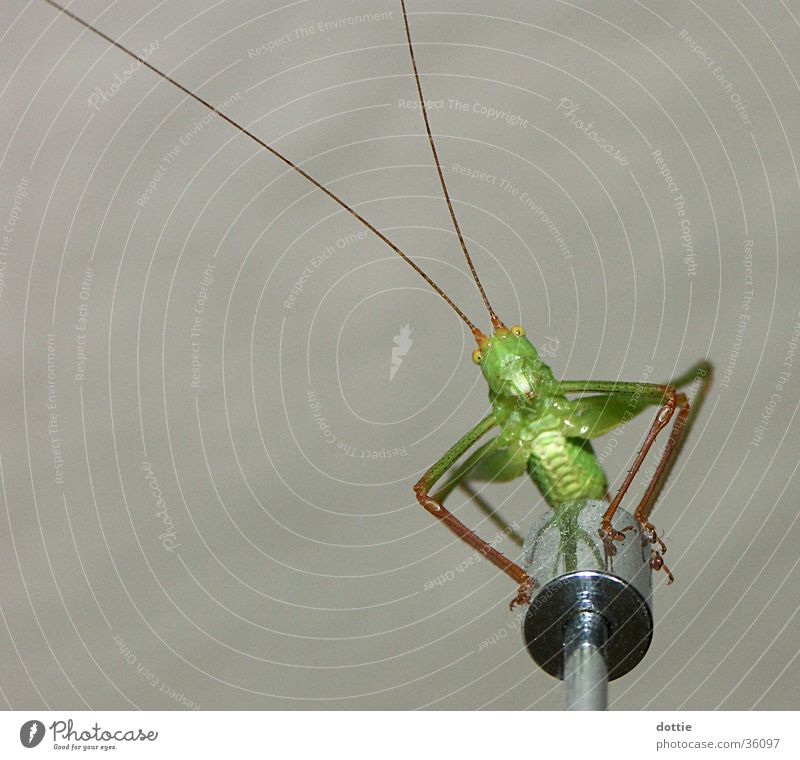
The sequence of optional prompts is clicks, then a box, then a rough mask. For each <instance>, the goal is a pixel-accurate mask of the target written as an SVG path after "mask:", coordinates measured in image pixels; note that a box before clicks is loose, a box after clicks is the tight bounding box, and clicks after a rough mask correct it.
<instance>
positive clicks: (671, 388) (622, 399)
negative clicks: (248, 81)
mask: <svg viewBox="0 0 800 760" xmlns="http://www.w3.org/2000/svg"><path fill="white" fill-rule="evenodd" d="M44 2H46V3H48V4H49V5H51V6H53V7H55V8H57V9H58V10H59V11H60V12H61V13H62V14H64V15H65V16H67V17H69V18H71V19H72V20H74V21H76V22H78V23H79V24H81V25H82V26H83V27H85V28H86V29H88V30H90V31H92V32H94V33H95V34H97V35H98V36H100V37H101V38H103V39H104V40H106V41H107V42H108V43H110V44H111V45H113V46H114V47H116V48H118V49H119V50H121V51H122V52H124V53H125V54H126V55H128V56H130V57H131V58H133V59H135V60H137V61H139V63H140V64H141V65H142V66H144V67H145V68H147V69H149V70H150V71H151V72H153V73H155V74H156V75H158V76H159V77H161V78H162V79H165V80H166V81H168V82H170V83H171V84H172V85H174V86H175V87H177V88H178V89H179V90H181V91H182V92H183V93H184V94H186V95H188V96H189V97H190V98H192V99H194V100H195V101H197V102H198V103H200V104H201V105H203V106H204V107H205V108H207V109H209V110H210V111H211V112H213V113H214V114H216V115H217V116H218V117H219V118H221V119H222V120H224V121H225V122H227V123H228V124H229V125H230V126H232V127H234V128H235V129H237V130H238V131H239V132H241V133H242V134H244V135H246V136H247V137H248V138H249V139H251V140H253V141H254V142H255V143H257V144H258V145H259V146H261V147H262V148H263V149H264V150H266V151H267V152H269V153H271V154H272V155H273V156H274V157H275V158H278V159H279V160H281V161H282V162H283V163H285V164H286V165H288V166H289V167H291V168H292V169H293V170H294V171H295V172H297V173H298V174H300V175H301V176H302V177H304V178H305V179H306V180H308V181H309V182H311V183H312V184H313V185H314V186H315V187H317V188H318V189H319V190H321V191H322V192H323V193H325V194H326V195H327V196H328V197H329V198H331V200H333V201H334V202H336V203H338V204H339V205H340V206H341V207H342V208H344V209H345V210H346V211H348V212H349V213H350V214H351V215H352V216H353V217H355V218H356V219H358V221H359V222H361V223H362V224H363V225H364V226H365V227H366V228H367V229H368V230H370V231H371V232H372V233H373V234H374V235H376V236H377V237H378V238H379V239H380V240H382V241H383V242H384V243H385V244H386V245H388V246H389V247H390V248H391V249H392V250H393V251H394V252H395V253H396V254H397V255H398V256H400V258H402V259H403V260H404V261H405V262H406V263H407V264H408V265H409V266H410V267H412V268H413V269H414V271H416V272H417V274H419V275H420V276H421V277H422V278H423V279H424V280H425V282H427V283H428V285H429V286H430V287H431V288H433V290H434V291H435V292H436V293H437V294H438V295H439V296H441V297H442V298H443V299H444V301H445V302H446V303H447V304H448V305H449V306H450V307H451V308H452V309H453V310H454V311H455V312H456V314H457V315H458V316H459V318H460V319H461V320H462V321H463V322H464V323H465V324H466V325H467V327H468V328H469V329H470V330H471V332H472V334H473V336H474V338H475V341H476V343H477V348H476V349H475V351H474V352H473V354H472V359H473V361H474V362H475V363H476V364H478V365H479V366H480V368H481V371H482V372H483V376H484V378H485V379H486V382H487V384H488V386H489V400H490V402H491V407H492V408H491V411H490V412H489V413H488V414H487V415H486V416H485V417H483V419H481V420H480V422H478V423H477V425H475V427H473V428H472V429H471V430H470V431H469V432H468V433H467V434H466V435H464V436H463V437H462V438H460V439H459V440H458V441H457V442H456V443H455V444H454V445H453V446H451V447H450V448H449V449H448V450H447V451H446V452H445V454H444V455H443V456H441V457H440V458H439V459H438V460H437V461H436V463H435V464H433V466H431V467H430V468H429V469H428V471H427V472H426V473H425V474H424V475H423V476H422V478H420V480H419V481H418V482H417V483H416V485H415V486H414V492H415V494H416V498H417V500H418V501H419V503H420V504H421V505H422V506H423V507H424V508H425V509H426V510H427V511H428V512H430V513H431V514H433V515H434V516H435V517H437V518H438V519H440V520H441V521H442V522H443V523H444V524H445V525H447V527H449V528H450V529H451V530H452V531H453V532H454V533H455V534H456V535H457V536H458V537H459V538H461V539H462V540H464V541H466V543H468V544H469V545H470V546H472V547H473V548H474V549H476V550H477V551H478V552H479V553H480V554H482V555H483V556H484V557H486V558H487V559H488V560H490V561H491V562H492V563H493V564H494V565H496V566H497V567H498V568H500V569H501V570H502V571H503V572H505V573H506V574H508V575H509V576H510V577H511V578H513V579H514V580H515V581H516V582H517V584H518V591H517V594H516V596H515V597H514V598H513V600H512V601H511V607H513V606H514V605H516V604H525V603H527V602H528V601H529V597H530V592H531V589H532V585H533V584H532V581H531V579H530V578H529V577H528V575H527V573H526V572H525V571H524V570H523V569H522V567H520V566H519V565H518V564H517V563H515V562H513V561H512V560H510V559H509V558H507V557H506V556H504V555H503V554H501V553H500V552H499V551H497V550H496V549H495V548H494V547H493V546H491V545H490V544H488V543H487V542H486V541H484V540H483V539H481V538H479V537H478V536H477V535H476V534H475V533H473V532H472V531H471V530H469V528H467V527H466V526H465V525H464V524H463V523H462V522H461V521H459V520H458V519H457V518H456V517H455V516H454V515H453V514H452V513H451V512H449V511H448V510H447V509H445V507H444V501H445V499H446V498H447V496H448V495H449V494H450V492H451V491H452V490H453V489H454V488H455V487H456V486H458V485H465V484H466V482H467V481H471V480H477V481H507V480H511V479H513V478H517V477H520V476H523V475H526V474H527V475H529V476H530V478H531V480H533V482H534V483H535V484H536V486H537V487H538V488H539V490H540V491H541V493H542V495H543V496H544V498H545V500H546V502H547V503H548V505H549V506H550V507H551V508H552V509H553V510H554V513H555V515H556V516H559V515H561V516H562V517H564V519H565V520H566V521H568V519H567V518H569V516H570V515H571V514H572V512H571V510H573V509H574V506H575V504H576V500H583V499H606V500H608V481H607V479H606V475H605V473H604V471H603V469H602V467H601V465H600V463H599V461H598V460H597V457H596V456H595V455H594V453H593V452H592V447H591V443H590V441H591V439H593V438H597V437H598V436H601V435H603V434H605V433H608V432H609V431H611V430H613V429H615V428H617V427H619V426H620V425H621V424H624V423H626V422H627V421H628V420H629V419H631V418H632V417H633V416H635V415H637V414H639V413H640V412H642V411H643V410H644V409H645V408H647V407H649V406H653V405H659V409H658V411H657V414H656V416H655V419H654V421H653V423H652V424H651V426H650V429H649V431H648V433H647V436H646V437H645V440H644V442H643V444H642V446H641V448H640V449H639V452H638V454H637V455H636V458H635V460H634V462H633V466H632V467H631V468H630V470H629V471H628V473H627V475H626V477H625V479H624V480H623V482H622V484H621V486H620V488H619V490H618V491H617V493H616V495H615V496H614V498H613V499H610V503H609V505H608V509H607V510H606V512H605V514H604V515H603V518H602V521H601V524H600V525H599V526H598V530H599V534H600V536H601V537H602V539H603V542H604V545H605V550H606V555H607V556H611V555H613V554H614V553H615V547H614V542H616V541H622V540H624V538H625V536H624V534H623V532H621V531H618V530H616V529H615V528H614V527H613V525H612V522H611V521H612V518H613V516H614V513H615V512H616V510H617V507H618V506H619V504H620V502H621V500H622V498H623V496H624V495H625V493H626V492H627V490H628V488H629V486H630V484H631V482H632V480H633V478H634V476H635V475H636V473H637V472H638V470H639V468H640V466H641V464H642V462H643V460H644V458H645V457H646V456H647V453H648V451H649V450H650V448H651V447H652V445H653V443H654V442H655V440H656V437H657V436H658V434H659V432H661V430H663V429H664V428H665V427H666V426H667V425H668V424H669V422H670V420H671V419H672V418H673V416H674V415H675V412H676V410H677V416H675V422H674V424H673V426H672V429H671V431H670V435H669V439H668V440H667V443H666V445H665V447H664V450H663V452H662V454H661V457H660V459H659V462H658V465H657V467H656V469H655V472H654V474H653V476H652V478H651V479H650V482H649V484H648V486H647V489H646V490H645V493H644V495H643V496H642V498H641V500H640V502H639V505H638V506H637V508H636V511H635V513H634V516H635V518H636V520H637V522H638V523H639V524H640V525H641V527H642V530H643V532H644V535H645V537H646V538H647V540H648V541H649V542H650V543H651V544H652V545H653V548H652V550H651V557H650V566H651V567H652V568H653V569H656V570H658V569H661V568H663V569H664V570H665V571H666V572H667V574H668V577H669V581H670V582H672V573H670V571H669V569H668V568H667V567H666V565H665V564H664V560H663V554H664V552H665V551H666V546H665V545H664V542H663V541H662V540H661V539H660V538H659V537H658V534H657V533H656V530H655V528H654V527H653V525H652V524H651V523H650V522H649V515H650V512H651V511H652V508H653V505H654V503H655V501H656V498H657V497H658V494H659V492H660V490H661V488H662V486H663V484H664V481H665V480H666V476H667V475H668V472H669V469H670V467H671V463H672V462H673V461H674V456H675V454H676V453H677V451H678V449H679V443H680V441H681V439H682V436H683V434H684V433H685V431H686V429H687V426H686V422H687V419H688V415H689V400H688V398H687V396H686V394H685V393H682V392H679V389H680V388H681V387H683V386H685V385H687V384H688V383H690V382H691V381H692V380H694V379H696V378H700V379H702V385H701V389H700V390H699V391H698V398H702V395H701V394H702V393H704V392H705V389H706V388H707V386H708V384H709V383H710V381H711V365H710V364H709V363H708V362H705V361H701V362H698V363H697V364H696V365H695V366H694V367H693V368H692V370H690V371H689V372H688V373H686V374H685V375H683V376H682V377H680V378H677V379H675V380H673V381H672V382H670V383H668V384H655V383H644V382H617V381H605V380H557V379H556V377H555V375H554V374H553V371H552V370H551V369H550V367H549V366H547V365H546V364H545V363H544V362H543V361H542V360H541V358H540V357H539V354H538V352H537V351H536V349H535V348H534V346H533V344H532V343H531V342H530V341H529V340H528V339H527V337H526V336H525V332H524V330H523V329H522V327H520V326H513V327H511V328H508V327H506V326H505V325H504V324H503V322H502V321H501V320H500V319H499V318H498V316H497V315H496V314H495V312H494V310H493V309H492V306H491V304H490V303H489V300H488V298H487V297H486V293H485V292H484V289H483V285H482V284H481V281H480V279H479V277H478V274H477V272H476V270H475V266H474V264H473V262H472V258H471V257H470V254H469V252H468V250H467V246H466V243H465V241H464V236H463V235H462V233H461V228H460V227H459V224H458V220H457V219H456V214H455V211H454V209H453V204H452V201H451V200H450V194H449V192H448V190H447V185H446V183H445V180H444V174H443V172H442V167H441V164H440V162H439V156H438V153H437V150H436V145H435V143H434V139H433V135H432V132H431V127H430V122H429V119H428V112H427V108H426V106H425V98H424V96H423V92H422V85H421V82H420V76H419V72H418V70H417V64H416V59H415V57H414V47H413V45H412V42H411V31H410V28H409V23H408V15H407V13H406V7H405V2H404V0H400V6H401V9H402V14H403V22H404V26H405V34H406V40H407V43H408V52H409V55H410V58H411V66H412V69H413V72H414V79H415V82H416V88H417V94H418V95H419V102H420V107H421V111H422V115H423V118H424V122H425V131H426V133H427V137H428V141H429V143H430V147H431V152H432V154H433V161H434V164H435V166H436V170H437V172H438V175H439V181H440V184H441V187H442V191H443V195H444V200H445V203H446V204H447V209H448V211H449V214H450V218H451V220H452V223H453V227H454V230H455V232H456V234H457V237H458V241H459V244H460V246H461V249H462V251H463V253H464V256H465V258H466V261H467V264H468V266H469V269H470V272H471V275H472V277H473V279H474V281H475V284H476V285H477V287H478V290H479V291H480V294H481V297H482V298H483V301H484V304H485V306H486V308H487V310H488V312H489V317H490V320H491V324H492V333H491V335H488V336H487V335H485V334H484V333H483V332H481V330H479V329H478V328H477V327H476V326H475V325H474V324H473V323H472V322H471V321H470V320H469V319H468V318H467V316H466V315H465V314H464V313H463V312H462V311H461V309H459V308H458V306H456V304H455V303H454V302H453V301H452V300H451V299H450V297H449V296H447V295H446V294H445V292H444V291H443V290H442V289H441V288H440V287H439V286H438V285H437V284H436V283H435V282H434V281H433V280H432V279H431V278H430V277H429V276H428V275H427V274H426V273H425V272H424V271H423V270H422V269H421V268H420V267H419V265H417V264H416V262H414V261H413V260H412V259H411V258H410V257H409V256H408V255H407V254H405V253H404V252H403V251H402V250H401V249H400V248H399V247H398V246H397V245H396V244H395V243H393V242H392V241H391V240H390V239H389V238H388V237H386V235H384V234H383V233H382V232H381V231H380V230H379V229H378V228H376V227H375V226H373V225H372V224H371V223H370V222H369V221H367V219H365V218H364V217H363V216H361V214H359V213H358V212H357V211H355V210H354V209H353V208H352V207H351V206H350V205H348V204H347V203H346V202H345V201H344V200H342V199H341V198H339V197H338V196H337V195H336V194H334V193H333V192H332V191H331V190H329V189H328V188H327V187H326V186H325V185H323V184H322V183H321V182H319V181H318V180H316V179H315V178H314V177H312V176H311V175H310V174H308V173H307V172H306V171H305V170H304V169H302V168H300V166H298V165H297V164H295V163H294V162H293V161H291V160H290V159H289V158H287V157H286V156H284V155H283V154H282V153H280V152H279V151H278V150H276V149H275V148H273V147H272V146H270V145H268V144H267V143H265V142H264V141H263V140H261V139H260V138H259V137H257V136H256V135H255V134H253V133H252V132H250V131H249V130H248V129H246V128H245V127H243V126H241V125H240V124H238V123H237V122H235V121H234V120H233V119H231V118H230V117H229V116H227V115H226V114H224V113H223V112H222V111H220V110H218V109H217V108H216V107H214V106H213V105H212V104H211V103H209V102H208V101H206V100H204V99H203V98H202V97H200V96H199V95H197V94H196V93H194V92H192V91H191V90H189V89H187V88H186V87H184V86H183V85H182V84H180V83H179V82H177V81H176V80H175V79H173V78H172V77H171V76H169V75H167V74H165V73H164V72H163V71H161V70H160V69H158V68H156V67H155V66H154V65H152V64H151V63H150V62H148V61H147V60H145V59H143V58H141V57H139V56H138V55H136V54H135V53H133V52H132V51H131V50H129V49H128V48H127V47H125V46H123V45H122V44H121V43H119V42H118V41H116V40H115V39H113V38H111V37H109V36H108V35H106V34H105V33H103V32H102V31H100V30H98V29H96V28H95V27H94V26H93V25H92V24H90V23H88V22H86V21H84V20H83V19H81V18H79V17H78V16H76V15H75V14H74V13H72V12H71V11H68V10H66V9H65V8H63V7H62V6H60V5H59V4H58V3H55V2H53V0H44ZM586 393H594V394H600V395H592V396H584V395H583V394H586ZM567 394H581V395H580V397H579V398H577V399H569V398H567ZM494 428H498V434H497V435H496V437H494V438H492V439H491V440H489V441H488V442H486V443H484V444H483V445H482V446H480V447H479V448H478V449H476V450H475V451H474V452H473V453H472V454H471V455H470V456H469V457H468V458H467V459H466V460H465V461H464V462H463V463H462V464H461V465H460V466H458V467H457V468H456V469H455V471H454V473H453V475H452V476H451V477H450V479H449V480H448V481H447V482H446V483H445V485H444V486H442V487H441V488H440V489H439V490H438V491H437V492H436V493H434V494H431V493H430V491H431V489H432V488H433V486H434V485H435V484H436V483H437V482H438V481H439V480H440V479H441V478H442V476H443V475H445V473H447V472H448V471H449V470H451V469H452V468H453V467H454V466H455V465H456V463H457V462H458V461H459V460H460V458H461V457H462V456H463V455H464V454H466V453H467V452H468V451H469V450H470V449H471V448H472V447H473V446H474V445H475V444H476V443H477V442H478V441H479V439H480V438H482V437H483V436H484V435H485V434H486V433H488V432H489V431H490V430H492V429H494Z"/></svg>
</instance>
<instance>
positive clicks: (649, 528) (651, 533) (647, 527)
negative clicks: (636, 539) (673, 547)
mask: <svg viewBox="0 0 800 760" xmlns="http://www.w3.org/2000/svg"><path fill="white" fill-rule="evenodd" d="M641 525H642V531H643V532H644V535H645V537H646V538H647V540H648V542H649V543H651V544H658V548H659V550H660V552H661V554H666V553H667V545H666V544H665V543H664V542H663V541H662V540H661V539H660V538H659V537H658V533H656V529H655V526H654V525H653V524H652V523H649V522H643V523H642V524H641Z"/></svg>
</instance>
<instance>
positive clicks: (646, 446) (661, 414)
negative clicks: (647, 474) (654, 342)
mask: <svg viewBox="0 0 800 760" xmlns="http://www.w3.org/2000/svg"><path fill="white" fill-rule="evenodd" d="M664 395H665V396H666V397H667V402H666V404H664V405H663V406H662V407H661V409H659V410H658V414H656V418H655V419H654V420H653V424H652V425H651V426H650V430H649V431H648V433H647V437H646V438H645V439H644V443H643V444H642V447H641V448H640V449H639V453H638V454H637V455H636V459H635V460H634V462H633V466H632V467H631V468H630V470H628V474H627V475H626V476H625V480H623V481H622V485H621V486H620V487H619V491H617V495H616V496H615V497H614V498H613V499H612V500H611V503H610V504H609V505H608V509H607V510H606V511H605V514H604V515H603V519H602V521H601V523H600V531H599V532H600V536H601V537H602V538H603V541H604V543H605V545H606V550H607V552H608V554H612V555H613V554H614V553H615V552H616V549H614V546H613V541H622V540H623V539H624V538H625V534H624V533H622V532H621V531H618V530H615V529H614V527H613V526H612V525H611V520H612V518H613V517H614V513H615V512H616V511H617V507H619V504H620V502H621V501H622V497H623V496H625V494H626V493H627V491H628V488H629V487H630V484H631V482H632V481H633V479H634V477H636V473H637V472H638V471H639V468H640V467H641V466H642V462H643V461H644V458H645V457H646V456H647V453H648V452H649V451H650V448H651V447H652V446H653V443H655V440H656V437H657V436H658V434H659V433H660V432H661V431H662V430H663V429H664V428H665V427H666V426H667V425H668V424H669V421H670V419H671V418H672V415H673V413H674V412H675V407H676V405H677V402H678V393H677V392H676V390H675V388H674V386H672V385H666V386H664ZM680 395H681V396H683V394H680ZM684 399H685V396H684Z"/></svg>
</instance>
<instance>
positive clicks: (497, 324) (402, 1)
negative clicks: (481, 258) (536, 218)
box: [400, 0, 503, 329]
mask: <svg viewBox="0 0 800 760" xmlns="http://www.w3.org/2000/svg"><path fill="white" fill-rule="evenodd" d="M400 7H401V8H402V9H403V23H404V24H405V27H406V39H407V40H408V52H409V54H410V55H411V66H412V67H413V69H414V79H415V81H416V83H417V92H418V93H419V107H420V109H421V110H422V118H423V119H424V120H425V131H426V132H427V133H428V142H429V143H430V145H431V153H433V161H434V163H435V164H436V171H437V173H438V174H439V182H440V183H441V185H442V190H443V191H444V199H445V201H446V203H447V209H448V210H449V211H450V218H451V219H452V220H453V227H454V228H455V231H456V235H458V242H459V243H461V250H462V251H464V256H465V257H466V259H467V264H468V265H469V270H470V272H472V279H473V280H475V284H476V285H477V286H478V290H479V291H480V293H481V298H483V302H484V303H485V304H486V309H487V311H488V312H489V316H490V317H491V318H492V325H494V327H495V329H497V328H498V327H503V323H502V322H501V321H500V320H499V319H498V318H497V314H495V313H494V309H493V308H492V305H491V304H490V303H489V299H488V298H487V297H486V292H485V291H484V289H483V284H482V283H481V281H480V278H479V277H478V273H477V271H476V270H475V265H474V264H473V263H472V257H471V256H470V255H469V251H468V250H467V244H466V242H465V241H464V236H463V235H462V234H461V228H460V227H459V226H458V220H457V219H456V212H455V211H454V210H453V204H452V203H451V201H450V193H449V192H448V191H447V183H446V182H445V181H444V173H443V172H442V165H441V164H440V163H439V154H438V153H437V152H436V144H435V143H434V141H433V135H432V134H431V125H430V122H429V121H428V109H427V108H426V107H425V97H424V95H423V94H422V84H421V83H420V81H419V71H417V61H416V59H415V58H414V46H413V45H412V44H411V29H410V28H409V26H408V14H407V13H406V3H405V0H400Z"/></svg>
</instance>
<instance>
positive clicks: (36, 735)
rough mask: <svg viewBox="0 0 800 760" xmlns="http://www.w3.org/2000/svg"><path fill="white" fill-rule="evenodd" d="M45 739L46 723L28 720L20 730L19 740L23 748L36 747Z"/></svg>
mask: <svg viewBox="0 0 800 760" xmlns="http://www.w3.org/2000/svg"><path fill="white" fill-rule="evenodd" d="M42 739H44V723H42V721H40V720H26V721H25V722H24V723H23V724H22V728H21V729H20V730H19V740H20V741H21V742H22V746H23V747H28V748H29V749H30V748H31V747H35V746H37V745H38V744H39V742H40V741H41V740H42Z"/></svg>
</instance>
